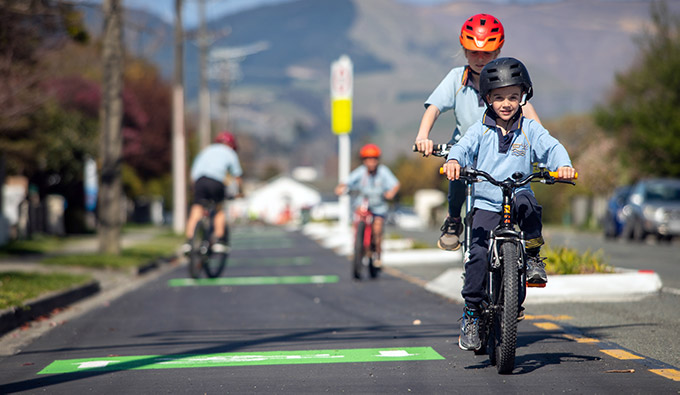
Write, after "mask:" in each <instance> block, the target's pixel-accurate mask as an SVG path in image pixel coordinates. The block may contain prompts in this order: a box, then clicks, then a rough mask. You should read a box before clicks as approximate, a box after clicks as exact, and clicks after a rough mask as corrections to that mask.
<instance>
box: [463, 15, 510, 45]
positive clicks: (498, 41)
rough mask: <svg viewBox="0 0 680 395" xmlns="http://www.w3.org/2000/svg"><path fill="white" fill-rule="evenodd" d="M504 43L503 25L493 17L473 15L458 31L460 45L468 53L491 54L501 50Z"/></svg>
mask: <svg viewBox="0 0 680 395" xmlns="http://www.w3.org/2000/svg"><path fill="white" fill-rule="evenodd" d="M504 42H505V30H504V29H503V25H502V24H501V21H499V20H498V18H496V17H494V16H493V15H489V14H477V15H474V16H472V17H470V19H468V20H466V21H465V23H463V27H461V29H460V44H461V45H462V46H463V48H465V49H468V50H470V51H484V52H493V51H495V50H497V49H501V47H503V43H504Z"/></svg>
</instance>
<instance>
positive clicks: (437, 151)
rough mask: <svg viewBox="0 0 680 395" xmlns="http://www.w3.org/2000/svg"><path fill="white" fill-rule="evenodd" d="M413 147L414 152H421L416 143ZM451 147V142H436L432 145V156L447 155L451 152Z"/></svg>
mask: <svg viewBox="0 0 680 395" xmlns="http://www.w3.org/2000/svg"><path fill="white" fill-rule="evenodd" d="M412 149H413V152H420V151H418V147H417V146H416V145H415V144H413V147H412ZM450 149H451V144H435V145H434V147H432V156H439V157H442V158H443V157H446V156H447V155H448V154H449V150H450Z"/></svg>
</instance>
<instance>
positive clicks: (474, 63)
mask: <svg viewBox="0 0 680 395" xmlns="http://www.w3.org/2000/svg"><path fill="white" fill-rule="evenodd" d="M499 53H500V50H496V51H493V52H486V51H470V50H469V49H466V50H465V58H466V59H467V61H468V64H469V65H470V68H471V69H472V70H473V71H474V72H475V73H477V74H479V73H481V72H482V69H483V68H484V66H486V64H487V63H489V62H491V61H492V60H494V59H496V58H497V57H498V54H499Z"/></svg>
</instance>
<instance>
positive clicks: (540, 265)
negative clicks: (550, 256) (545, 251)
mask: <svg viewBox="0 0 680 395" xmlns="http://www.w3.org/2000/svg"><path fill="white" fill-rule="evenodd" d="M543 260H545V258H543V257H540V256H538V255H536V256H532V255H528V256H527V283H529V284H546V283H547V282H548V275H547V274H546V273H545V262H543Z"/></svg>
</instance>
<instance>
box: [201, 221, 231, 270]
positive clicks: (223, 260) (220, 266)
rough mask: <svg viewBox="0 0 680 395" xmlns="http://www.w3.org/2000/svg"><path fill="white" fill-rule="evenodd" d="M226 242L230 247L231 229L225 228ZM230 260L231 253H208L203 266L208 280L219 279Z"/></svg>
mask: <svg viewBox="0 0 680 395" xmlns="http://www.w3.org/2000/svg"><path fill="white" fill-rule="evenodd" d="M223 239H224V242H225V244H226V245H227V246H228V245H229V227H228V226H225V227H224V238H223ZM228 258H229V252H228V251H227V252H220V253H208V257H207V259H206V260H205V264H204V265H203V270H204V271H205V274H206V276H208V278H217V277H219V276H220V275H221V274H222V272H223V271H224V268H225V267H226V266H227V259H228Z"/></svg>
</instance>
